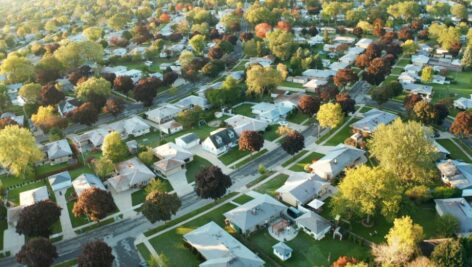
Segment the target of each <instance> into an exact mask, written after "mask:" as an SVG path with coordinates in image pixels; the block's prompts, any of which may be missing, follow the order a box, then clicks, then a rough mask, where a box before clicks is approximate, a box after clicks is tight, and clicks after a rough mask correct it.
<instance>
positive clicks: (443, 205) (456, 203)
mask: <svg viewBox="0 0 472 267" xmlns="http://www.w3.org/2000/svg"><path fill="white" fill-rule="evenodd" d="M434 202H435V203H436V211H437V213H438V214H439V216H444V215H446V214H449V215H451V216H453V217H455V218H456V219H457V221H458V222H459V230H458V231H457V232H456V234H457V235H459V236H467V235H470V234H472V206H471V205H470V203H469V202H468V201H467V200H465V199H464V198H447V199H435V200H434Z"/></svg>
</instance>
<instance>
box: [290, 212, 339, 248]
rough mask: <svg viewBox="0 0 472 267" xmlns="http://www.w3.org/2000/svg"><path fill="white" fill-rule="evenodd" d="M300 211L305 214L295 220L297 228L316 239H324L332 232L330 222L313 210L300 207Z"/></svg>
mask: <svg viewBox="0 0 472 267" xmlns="http://www.w3.org/2000/svg"><path fill="white" fill-rule="evenodd" d="M299 209H301V211H304V212H305V213H304V214H303V215H301V216H300V217H298V218H297V219H295V223H296V224H297V226H298V227H299V228H300V229H302V230H303V231H304V232H305V233H307V234H308V235H309V236H312V237H313V238H314V239H316V240H321V239H323V238H324V237H325V236H326V234H327V233H328V232H329V230H331V224H330V222H329V221H328V220H326V219H325V218H323V217H321V216H320V215H318V214H317V213H315V212H313V211H311V210H308V209H305V208H303V207H299Z"/></svg>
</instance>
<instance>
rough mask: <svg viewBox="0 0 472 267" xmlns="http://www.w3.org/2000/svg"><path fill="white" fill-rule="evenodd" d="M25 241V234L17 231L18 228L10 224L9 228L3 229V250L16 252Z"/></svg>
mask: <svg viewBox="0 0 472 267" xmlns="http://www.w3.org/2000/svg"><path fill="white" fill-rule="evenodd" d="M24 243H25V236H23V235H20V234H18V233H17V232H16V228H15V227H13V226H11V225H8V229H6V230H5V231H3V251H11V252H12V253H16V252H17V251H19V250H20V249H21V246H23V244H24Z"/></svg>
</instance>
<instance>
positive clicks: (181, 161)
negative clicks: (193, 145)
mask: <svg viewBox="0 0 472 267" xmlns="http://www.w3.org/2000/svg"><path fill="white" fill-rule="evenodd" d="M153 152H154V155H155V156H156V157H157V158H158V159H159V161H157V162H155V163H154V164H153V169H154V170H155V171H157V172H158V173H160V174H162V175H163V176H165V177H168V176H169V175H172V174H175V173H177V172H179V171H181V170H183V169H185V165H186V164H187V163H189V162H191V161H192V160H193V154H192V153H191V152H190V151H188V150H186V149H184V148H181V147H179V146H177V145H176V144H175V143H172V142H169V143H167V144H164V145H161V146H158V147H156V148H154V149H153Z"/></svg>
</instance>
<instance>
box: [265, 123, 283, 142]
mask: <svg viewBox="0 0 472 267" xmlns="http://www.w3.org/2000/svg"><path fill="white" fill-rule="evenodd" d="M277 128H278V127H277V125H269V126H268V127H267V129H266V130H265V132H264V139H265V140H269V141H274V140H275V139H277V138H278V137H279V136H280V135H278V134H277Z"/></svg>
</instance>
